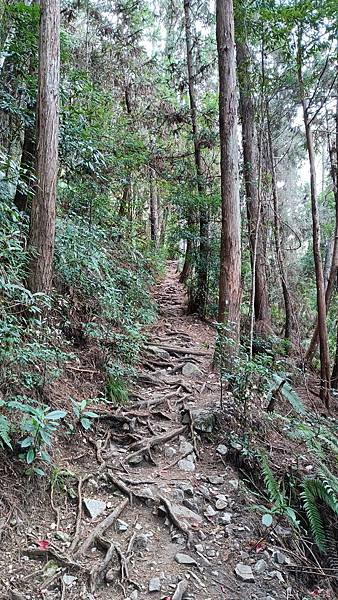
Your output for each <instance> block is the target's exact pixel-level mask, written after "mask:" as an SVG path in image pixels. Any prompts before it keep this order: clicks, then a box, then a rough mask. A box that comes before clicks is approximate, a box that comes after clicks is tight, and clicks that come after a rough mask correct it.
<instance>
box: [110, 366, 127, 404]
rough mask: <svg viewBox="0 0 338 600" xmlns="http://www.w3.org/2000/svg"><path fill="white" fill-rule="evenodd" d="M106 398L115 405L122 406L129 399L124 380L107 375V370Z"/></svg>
mask: <svg viewBox="0 0 338 600" xmlns="http://www.w3.org/2000/svg"><path fill="white" fill-rule="evenodd" d="M106 398H107V400H108V401H109V402H112V403H113V404H116V405H117V406H124V405H125V404H128V401H129V396H128V388H127V386H126V384H125V382H124V380H123V379H122V378H121V377H118V376H116V375H113V374H110V375H109V370H108V378H107V381H106Z"/></svg>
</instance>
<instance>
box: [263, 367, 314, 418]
mask: <svg viewBox="0 0 338 600" xmlns="http://www.w3.org/2000/svg"><path fill="white" fill-rule="evenodd" d="M272 380H273V381H274V382H275V385H274V387H273V388H270V392H273V391H274V390H277V389H279V392H280V393H281V394H282V396H284V398H285V400H287V401H288V402H289V404H291V406H292V408H293V409H294V410H295V412H296V413H297V414H299V415H305V414H306V409H305V406H304V404H303V402H302V401H301V399H300V397H299V396H298V394H297V393H296V392H295V390H294V389H293V388H292V387H291V385H290V384H289V382H288V381H285V379H284V378H283V377H281V376H280V375H278V374H277V373H273V375H272ZM283 381H284V383H283ZM282 384H283V385H282Z"/></svg>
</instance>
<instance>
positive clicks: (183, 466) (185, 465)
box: [177, 454, 196, 473]
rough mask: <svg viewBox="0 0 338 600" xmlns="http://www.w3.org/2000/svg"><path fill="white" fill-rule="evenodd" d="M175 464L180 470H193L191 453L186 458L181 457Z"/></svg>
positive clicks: (190, 471) (189, 471) (188, 471)
mask: <svg viewBox="0 0 338 600" xmlns="http://www.w3.org/2000/svg"><path fill="white" fill-rule="evenodd" d="M177 466H178V468H179V469H180V470H181V471H186V472H187V473H192V472H193V471H195V468H196V466H195V463H194V458H193V455H192V454H189V456H187V457H186V458H181V460H180V461H178V463H177Z"/></svg>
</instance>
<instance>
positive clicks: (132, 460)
mask: <svg viewBox="0 0 338 600" xmlns="http://www.w3.org/2000/svg"><path fill="white" fill-rule="evenodd" d="M141 462H143V456H142V455H141V454H137V455H136V456H130V457H129V458H128V463H129V464H130V465H139V464H141Z"/></svg>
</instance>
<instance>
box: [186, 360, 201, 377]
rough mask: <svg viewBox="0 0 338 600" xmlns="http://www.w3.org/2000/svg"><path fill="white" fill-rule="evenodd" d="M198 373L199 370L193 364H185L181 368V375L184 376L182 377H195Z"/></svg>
mask: <svg viewBox="0 0 338 600" xmlns="http://www.w3.org/2000/svg"><path fill="white" fill-rule="evenodd" d="M200 372H201V371H200V370H199V368H198V367H197V366H196V365H195V363H193V362H187V363H185V365H183V367H182V375H184V377H195V376H196V375H199V373H200Z"/></svg>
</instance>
